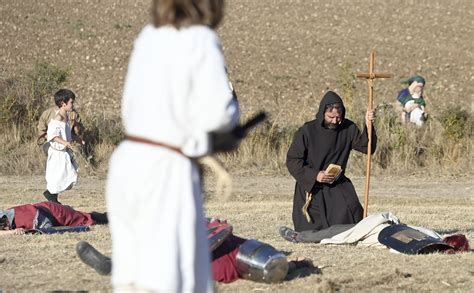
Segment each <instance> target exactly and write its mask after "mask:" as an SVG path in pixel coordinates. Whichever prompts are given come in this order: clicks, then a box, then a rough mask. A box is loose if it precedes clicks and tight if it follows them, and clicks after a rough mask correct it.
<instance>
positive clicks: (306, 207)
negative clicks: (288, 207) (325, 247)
mask: <svg viewBox="0 0 474 293" xmlns="http://www.w3.org/2000/svg"><path fill="white" fill-rule="evenodd" d="M312 200H313V194H312V193H311V192H307V191H306V201H305V203H304V205H303V208H301V211H302V212H303V215H304V216H305V217H306V220H307V221H308V223H313V219H312V218H311V215H310V214H309V212H308V210H309V206H310V205H311V201H312Z"/></svg>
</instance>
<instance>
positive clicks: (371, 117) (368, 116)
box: [365, 109, 375, 125]
mask: <svg viewBox="0 0 474 293" xmlns="http://www.w3.org/2000/svg"><path fill="white" fill-rule="evenodd" d="M369 121H371V122H372V123H373V122H374V121H375V111H374V110H370V109H367V112H366V113H365V123H366V124H367V125H369Z"/></svg>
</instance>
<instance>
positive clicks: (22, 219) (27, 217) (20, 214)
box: [13, 201, 95, 229]
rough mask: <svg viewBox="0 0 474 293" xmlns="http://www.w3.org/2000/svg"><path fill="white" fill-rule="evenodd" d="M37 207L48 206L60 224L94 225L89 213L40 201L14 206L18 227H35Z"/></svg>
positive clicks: (15, 220)
mask: <svg viewBox="0 0 474 293" xmlns="http://www.w3.org/2000/svg"><path fill="white" fill-rule="evenodd" d="M37 207H43V208H46V209H47V210H48V211H49V212H50V214H51V215H52V216H53V217H54V219H55V220H56V224H57V225H58V226H71V227H76V226H90V225H94V224H95V221H94V220H92V218H91V215H90V214H89V213H83V212H79V211H76V210H74V209H73V208H72V207H70V206H63V205H60V204H57V203H54V202H48V201H45V202H40V203H35V204H25V205H21V206H16V207H13V209H14V211H15V216H14V220H13V221H14V222H15V226H16V228H24V229H33V220H34V219H35V216H36V211H37Z"/></svg>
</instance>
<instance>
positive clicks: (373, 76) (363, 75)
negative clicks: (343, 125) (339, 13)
mask: <svg viewBox="0 0 474 293" xmlns="http://www.w3.org/2000/svg"><path fill="white" fill-rule="evenodd" d="M374 63H375V53H374V52H371V53H370V56H369V72H368V73H357V75H356V76H357V78H364V79H366V80H367V85H368V86H369V100H368V107H367V108H368V110H369V111H372V110H373V108H374V100H373V96H374V79H376V78H390V77H392V75H391V74H390V73H375V72H374ZM367 123H368V125H367V135H368V137H369V142H368V146H367V170H366V174H365V194H364V218H365V217H367V214H368V210H369V184H370V162H371V159H372V121H368V122H367Z"/></svg>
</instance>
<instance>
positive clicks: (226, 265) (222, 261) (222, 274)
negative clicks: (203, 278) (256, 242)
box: [212, 235, 247, 283]
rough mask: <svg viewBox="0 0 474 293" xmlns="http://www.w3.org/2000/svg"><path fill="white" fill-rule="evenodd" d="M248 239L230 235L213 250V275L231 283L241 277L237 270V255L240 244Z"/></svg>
mask: <svg viewBox="0 0 474 293" xmlns="http://www.w3.org/2000/svg"><path fill="white" fill-rule="evenodd" d="M245 241H247V239H244V238H240V237H237V236H234V235H230V236H229V238H227V239H226V240H225V241H224V242H223V243H222V244H221V245H220V246H219V247H218V248H216V250H214V251H213V252H212V275H213V277H214V280H215V281H217V282H221V283H231V282H234V281H235V280H237V279H239V278H240V275H239V272H238V271H237V265H236V257H237V253H238V252H239V248H240V245H241V244H242V243H244V242H245Z"/></svg>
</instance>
